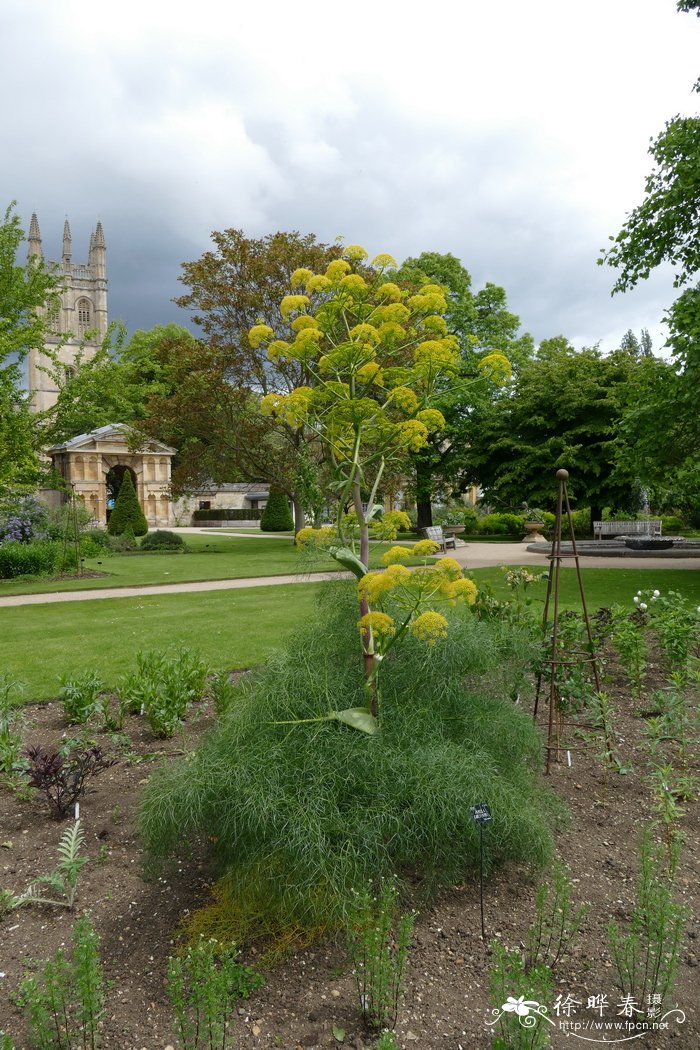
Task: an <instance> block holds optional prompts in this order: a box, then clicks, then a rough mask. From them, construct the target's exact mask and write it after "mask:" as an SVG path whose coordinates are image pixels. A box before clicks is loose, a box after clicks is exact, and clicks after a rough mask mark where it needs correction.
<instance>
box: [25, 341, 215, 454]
mask: <svg viewBox="0 0 700 1050" xmlns="http://www.w3.org/2000/svg"><path fill="white" fill-rule="evenodd" d="M180 343H183V344H185V345H187V344H189V345H193V344H194V343H195V339H194V336H193V335H192V334H191V333H190V332H189V331H188V330H187V329H186V328H183V327H182V326H181V325H177V324H168V325H156V326H155V327H154V328H152V329H150V330H149V331H143V330H139V331H137V332H134V334H133V336H132V337H131V339H130V340H129V341H128V342H127V341H126V330H125V328H124V325H123V324H121V323H120V322H117V323H114V324H112V325H110V330H109V332H108V334H107V338H106V339H105V340H104V342H103V344H102V346H101V347H100V348H99V349H98V350H97V352H96V353H95V354H94V355H93V356H91V357H86V356H85V354H84V352H83V351H82V350H80V351H78V354H77V356H76V359H75V361H74V362H73V364H72V366H71V367H70V368H68V367H67V366H65V365H63V364H62V363H61V362H59V361H57V362H55V363H54V365H53V368H52V369H51V374H52V376H53V378H54V382H55V383H56V387H57V389H58V398H57V400H56V404H55V405H54V407H53V408H52V409H50V410H49V413H48V414H47V417H46V419H45V421H44V440H45V443H46V444H49V445H50V444H55V443H59V442H61V441H66V440H68V439H69V438H72V437H75V435H76V434H86V433H89V432H90V431H91V430H94V429H96V428H97V427H102V426H106V425H107V424H109V423H136V422H138V421H139V420H141V419H143V418H144V416H145V415H146V411H147V407H146V406H147V404H148V400H149V398H151V397H161V398H165V397H168V396H170V395H172V393H173V386H172V383H171V382H170V380H169V370H168V357H169V353H170V352H171V351H172V347H173V346H175V345H179V344H180Z"/></svg>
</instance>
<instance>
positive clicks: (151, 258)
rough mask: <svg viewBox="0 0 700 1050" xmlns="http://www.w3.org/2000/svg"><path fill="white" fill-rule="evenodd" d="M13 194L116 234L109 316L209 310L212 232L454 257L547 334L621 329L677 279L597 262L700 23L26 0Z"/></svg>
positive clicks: (595, 9)
mask: <svg viewBox="0 0 700 1050" xmlns="http://www.w3.org/2000/svg"><path fill="white" fill-rule="evenodd" d="M2 8H3V18H2V31H3V38H4V41H3V43H4V46H3V62H2V68H1V69H0V86H1V87H2V97H3V99H4V107H3V108H4V114H3V137H4V140H5V141H4V147H5V148H4V151H3V152H4V159H3V162H2V164H1V165H0V203H3V206H4V204H5V203H7V202H9V201H10V200H12V199H16V200H17V202H18V210H19V213H20V215H21V216H22V218H23V220H24V223H25V228H28V223H29V218H30V216H31V213H32V212H33V211H36V212H37V214H38V217H39V223H40V227H41V232H42V237H43V245H44V251H45V254H46V255H47V257H48V258H51V259H55V258H58V257H59V255H60V248H61V236H62V229H63V220H64V218H65V217H66V216H68V218H69V219H70V222H71V227H72V232H73V256H74V260H75V261H77V262H82V261H87V244H88V239H89V234H90V230H91V229H92V228H94V225H95V223H96V221H97V219H100V220H101V221H102V223H103V226H104V230H105V237H106V241H107V264H108V276H109V288H110V298H109V305H110V316H111V317H112V318H121V319H122V320H124V321H125V322H126V324H127V326H128V327H129V329H130V330H132V331H133V330H134V329H135V328H139V327H142V328H143V327H150V326H151V325H153V324H157V323H164V322H167V321H171V320H177V321H179V322H180V323H187V321H188V315H187V314H186V313H185V311H183V310H182V309H180V308H178V307H176V306H175V305H174V304H173V303H172V302H171V299H172V297H173V296H175V295H177V294H178V293H179V292H180V290H181V286H180V284H179V282H178V276H179V273H180V264H181V263H182V262H183V261H187V260H193V259H196V258H198V257H199V256H200V255H201V254H202V253H203V252H204V251H206V250H208V248H209V245H210V239H209V238H210V234H211V231H212V230H222V229H225V228H228V227H240V228H242V229H244V230H245V231H246V233H248V234H250V235H252V236H261V235H264V234H266V233H271V232H274V231H275V230H278V229H283V230H290V229H297V230H300V231H302V232H304V233H306V232H313V233H315V234H316V235H317V236H318V237H319V238H320V239H322V240H326V241H332V240H334V239H335V238H336V236H338V235H341V236H342V237H343V238H344V239H345V240H346V242H347V243H351V242H354V243H360V244H364V245H365V247H366V248H367V249H368V250H369V251H370V253H371V254H375V253H376V252H379V251H389V252H391V253H392V254H393V255H394V256H396V258H398V259H399V260H400V259H403V258H405V257H406V256H408V255H417V254H419V253H420V252H421V251H440V252H452V253H453V254H455V255H456V256H458V257H459V258H460V259H461V260H462V262H463V263H464V265H465V266H466V267H467V268H468V269H469V270H470V272H471V274H472V277H473V282H474V286H475V287H476V288H478V287H481V286H482V285H483V284H484V282H485V281H493V282H495V283H497V284H500V285H503V286H504V287H505V288H506V290H507V293H508V297H509V303H510V306H511V309H513V310H514V311H515V312H517V313H518V314H519V315H520V317H521V320H522V323H523V328H524V329H526V330H528V331H531V332H532V333H533V335H534V336H535V338H536V339H537V340H539V339H542V338H546V337H548V336H551V335H556V334H559V333H562V334H564V335H566V336H568V338H569V339H571V340H572V341H573V342H574V344H575V345H577V346H579V345H590V344H592V343H595V342H600V343H601V345H602V346H603V347H604V348H605V349H612V348H613V347H614V346H616V345H617V344H618V342H619V339H620V337H621V336H622V334H623V333H624V332H625V331H626V330H627V329H628V328H630V327H631V328H632V329H634V330H635V331H637V332H639V331H640V329H641V328H642V327H647V328H649V329H650V331H651V332H652V335H653V336H654V342H655V346H656V347H659V346H660V344H661V342H662V341H663V337H662V329H661V328H659V322H660V320H661V318H662V315H663V312H664V309H665V307H666V306H668V305H669V303H670V302H671V300H672V298H673V294H674V293H673V289H672V287H671V277H670V274H668V273H659V274H657V275H655V276H654V277H653V278H652V279H650V280H649V281H647V282H646V283H645V284H644V286H642V287H640V288H638V289H637V290H635V291H634V292H632V293H629V294H627V295H624V296H622V295H618V296H615V297H614V298H611V297H610V287H611V284H612V280H613V273H612V271H611V270H609V269H608V268H603V267H597V266H596V257H597V255H598V252H599V249H600V248H601V246H603V245H604V244H605V243H606V241H607V238H608V236H609V235H610V234H613V233H615V232H617V230H618V229H619V227H620V224H621V222H622V221H623V219H624V216H625V213H626V212H627V211H629V210H630V209H631V208H632V207H634V206H635V204H637V203H639V202H640V201H641V199H642V196H643V185H644V177H645V175H646V174H647V173H648V171H649V169H650V158H649V157H648V155H647V149H648V146H649V140H650V139H651V138H652V137H653V136H655V135H656V134H657V133H658V132H659V131H660V130H661V129H662V128H663V125H664V122H665V121H666V120H667V119H669V118H671V117H672V116H674V115H675V114H676V113H679V112H680V113H685V114H688V113H693V112H696V110H697V105H698V101H699V97H698V96H697V95H693V94H692V93H691V88H692V85H693V83H694V81H695V80H696V79H697V77H698V75H700V19H698V18H696V17H694V16H693V15H688V14H684V15H682V14H678V13H676V9H675V8H676V5H675V0H588V2H587V3H586V4H579V3H573V0H529V2H528V3H524V2H523V0H450V2H447V0H433V2H431V3H428V2H425V0H424V2H422V3H419V2H416V0H401V2H400V3H399V2H397V0H383V2H377V0H352V2H350V3H333V2H331V0H325V2H321V0H306V2H305V3H303V4H292V3H289V2H288V0H257V2H256V3H251V2H249V0H246V2H245V3H242V2H240V0H199V2H198V3H192V2H191V0H188V2H187V3H184V2H181V0H168V2H165V0H138V2H136V0H119V3H116V2H114V0H102V2H101V3H99V4H90V5H88V4H85V3H84V2H80V3H78V2H74V0H4V3H3V5H2Z"/></svg>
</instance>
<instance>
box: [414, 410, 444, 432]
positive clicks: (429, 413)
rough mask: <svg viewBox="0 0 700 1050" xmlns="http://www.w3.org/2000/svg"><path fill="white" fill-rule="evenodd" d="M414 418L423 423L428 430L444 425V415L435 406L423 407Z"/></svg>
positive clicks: (440, 428)
mask: <svg viewBox="0 0 700 1050" xmlns="http://www.w3.org/2000/svg"><path fill="white" fill-rule="evenodd" d="M416 419H417V420H419V421H420V422H421V423H424V424H425V426H426V427H427V428H428V430H442V428H443V427H444V425H445V417H444V416H443V414H442V412H439V411H438V410H437V408H424V409H423V411H422V412H419V413H418V414H417V415H416Z"/></svg>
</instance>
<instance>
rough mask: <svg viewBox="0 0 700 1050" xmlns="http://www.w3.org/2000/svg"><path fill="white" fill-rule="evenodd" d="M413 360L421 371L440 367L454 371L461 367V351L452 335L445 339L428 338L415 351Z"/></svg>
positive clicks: (447, 370)
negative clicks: (458, 349)
mask: <svg viewBox="0 0 700 1050" xmlns="http://www.w3.org/2000/svg"><path fill="white" fill-rule="evenodd" d="M413 360H414V361H415V363H416V367H419V368H420V369H421V371H432V370H434V369H440V370H444V371H446V372H454V371H456V370H457V368H458V367H459V353H458V351H457V347H456V345H455V341H454V339H453V338H452V337H451V336H447V338H445V339H426V340H425V342H423V343H420V344H419V345H418V346H417V347H416V349H415V350H414V351H413Z"/></svg>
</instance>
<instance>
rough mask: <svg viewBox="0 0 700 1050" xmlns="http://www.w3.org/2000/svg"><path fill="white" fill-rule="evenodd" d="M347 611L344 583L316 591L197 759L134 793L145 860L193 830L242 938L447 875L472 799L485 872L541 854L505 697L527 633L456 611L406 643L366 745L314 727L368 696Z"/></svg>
mask: <svg viewBox="0 0 700 1050" xmlns="http://www.w3.org/2000/svg"><path fill="white" fill-rule="evenodd" d="M355 603H356V594H355V591H354V588H352V587H350V588H348V587H347V586H345V585H344V584H338V585H334V586H333V587H330V586H329V588H328V589H324V597H323V599H322V606H321V608H320V610H319V621H318V622H317V623H316V624H310V625H304V628H303V630H301V631H300V632H299V634H298V635H297V637H296V638H295V639H294V640H293V642H292V644H291V645H290V646H289V647H288V648H287V649H286V650H284V651H282V652H280V653H279V654H278V655H277V656H276V657H274V658H273V659H272V660H271V661H270V662H269V664H268V665H267V666H266V667H265V668H263V669H261V670H260V671H259V672H257V673H254V674H251V675H248V676H245V677H244V678H242V679H241V680H240V681H239V683H238V684H237V686H236V702H235V703H233V704H231V705H230V706H229V707H228V710H227V711H226V712H225V714H224V715H223V717H222V719H221V721H220V722H219V723H217V725H216V727H215V728H214V729H213V730H212V731H211V732H210V734H209V735H208V736H207V737H206V738H205V740H204V741H203V743H202V744H201V746H200V748H199V750H198V751H196V752H194V753H193V754H191V755H188V758H187V760H186V761H181V762H175V763H169V764H168V765H167V766H166V767H165V768H163V769H161V770H160V771H159V772H158V773H156V774H155V775H154V777H153V778H152V779H151V781H150V782H149V784H148V786H147V788H146V791H145V796H144V801H143V807H142V812H141V825H142V830H143V834H144V837H145V841H146V845H147V848H148V851H149V853H150V857H151V860H152V861H154V862H155V861H158V860H159V859H163V858H165V857H167V856H169V855H173V854H177V853H178V852H179V850H181V849H182V846H183V843H184V842H187V841H191V840H192V839H193V837H195V836H196V835H198V834H199V835H201V836H202V838H203V840H204V841H205V842H206V843H207V844H208V845H209V846H210V847H211V848H212V849H213V850H214V852H215V854H216V858H217V860H218V862H219V864H220V866H221V868H222V869H223V871H224V872H225V873H226V875H227V879H226V889H227V893H228V895H229V898H230V901H231V907H232V908H233V909H236V910H237V912H238V914H239V916H240V924H239V925H240V928H239V934H240V936H244V935H247V934H250V933H251V932H253V933H255V932H259V930H260V929H261V928H263V927H265V928H267V929H268V930H272V929H275V930H276V932H277V934H278V935H279V936H283V935H284V934H286V933H287V932H288V931H289V930H290V929H292V928H297V929H299V928H303V929H311V928H313V927H323V926H327V925H329V924H331V925H333V924H338V923H341V922H342V921H343V920H344V919H345V918H346V917H347V914H348V911H349V909H350V905H351V901H352V891H353V889H354V888H359V887H361V886H367V885H369V883H370V882H371V881H372V880H377V879H380V878H386V877H391V876H392V874H393V873H395V872H396V873H398V874H399V875H400V874H401V873H405V872H408V871H410V872H411V873H412V875H414V876H416V877H418V878H421V879H422V880H423V883H424V886H425V888H426V892H429V891H430V889H431V887H432V888H435V887H436V886H437V885H439V884H445V883H448V884H449V883H451V882H453V881H458V880H462V879H463V878H464V874H465V869H467V868H469V867H476V866H477V865H478V857H479V845H478V843H479V836H478V831H477V829H476V828H475V826H474V824H473V822H472V821H471V819H470V815H469V806H470V805H473V804H476V803H477V802H483V801H484V800H488V801H489V803H490V805H491V808H492V811H493V813H494V822H493V824H492V825H491V827H490V830H489V857H490V862H491V863H493V864H496V863H499V862H502V861H505V860H506V859H508V858H517V859H519V860H522V861H529V862H532V863H535V864H539V863H542V862H544V861H545V860H546V858H547V857H548V855H549V852H550V848H551V842H550V833H549V826H548V816H549V813H548V810H549V809H550V808H551V805H550V803H549V802H548V799H549V798H550V796H549V795H547V794H545V793H544V791H543V790H542V789H541V788H540V787H539V786H538V781H537V778H536V775H535V772H534V770H535V768H536V767H539V764H540V762H541V740H540V737H539V734H538V732H537V730H536V728H535V727H534V726H533V723H532V719H531V718H530V717H529V716H528V715H527V714H526V713H525V712H524V711H522V710H519V709H516V708H514V707H513V705H512V704H511V703H510V702H509V701H507V700H505V699H503V697H506V696H508V695H510V693H511V691H512V690H513V688H514V683H515V682H516V681H518V679H519V675H520V674H521V673H522V671H523V667H524V666H527V665H528V664H529V661H530V659H531V658H532V655H533V644H532V642H531V639H530V636H529V635H526V634H525V633H524V632H521V631H519V630H518V629H517V628H513V627H506V626H504V625H501V624H499V623H478V622H476V621H475V619H474V618H473V616H472V615H471V613H470V612H469V611H468V610H464V611H463V612H461V613H459V614H458V613H457V612H455V614H454V616H453V623H452V625H451V629H450V633H449V636H448V638H447V639H446V640H444V641H442V642H440V643H439V644H437V645H435V646H434V647H433V648H431V649H430V650H429V652H426V648H425V646H424V645H422V644H421V643H420V642H419V641H417V640H415V639H413V638H407V640H406V643H405V645H404V647H403V648H402V650H401V657H400V659H392V658H388V659H387V661H386V665H385V668H384V670H383V672H382V673H383V676H384V677H383V693H382V695H383V722H382V728H381V731H380V732H379V733H377V734H376V735H373V736H367V735H365V734H364V733H360V732H358V731H357V730H355V729H352V728H349V727H347V726H342V725H340V724H339V723H337V722H328V721H324V720H322V719H324V716H326V715H327V712H328V711H329V710H330V709H342V708H347V707H349V706H362V705H363V704H364V703H365V695H364V688H363V674H362V669H361V667H360V666H359V661H358V660H357V651H356V647H355V634H356V629H357V628H356V622H357V610H356V607H355ZM468 676H469V677H468ZM476 676H478V678H477V677H476ZM467 681H468V682H469V684H468V685H467V684H466V682H467ZM303 719H310V721H309V722H308V723H307V724H303V725H302V724H293V723H296V722H298V721H299V720H303ZM253 896H254V897H255V902H254V904H253V903H252V902H251V897H253ZM248 912H249V913H250V914H249V915H248V914H247V913H248ZM256 923H257V924H258V925H257V926H256V925H255V924H256ZM251 926H253V929H251ZM240 936H239V939H240Z"/></svg>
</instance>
